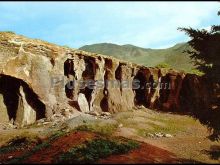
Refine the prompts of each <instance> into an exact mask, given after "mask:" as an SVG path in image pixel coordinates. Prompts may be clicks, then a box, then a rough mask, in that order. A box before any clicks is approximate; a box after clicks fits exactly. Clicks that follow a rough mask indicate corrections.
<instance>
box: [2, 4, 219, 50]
mask: <svg viewBox="0 0 220 165" xmlns="http://www.w3.org/2000/svg"><path fill="white" fill-rule="evenodd" d="M218 10H220V2H208V1H206V2H196V1H195V2H192V1H191V2H171V1H170V2H107V1H106V2H88V1H87V2H82V1H81V2H0V31H14V32H15V33H17V34H21V35H25V36H27V37H30V38H38V39H42V40H46V41H48V42H52V43H55V44H59V45H67V46H70V47H73V48H79V47H81V46H84V45H90V44H95V43H115V44H119V45H124V44H132V45H136V46H140V47H144V48H155V49H156V48H158V49H161V48H167V47H171V46H173V45H175V44H177V43H181V42H187V41H188V40H189V37H188V36H187V35H186V34H185V33H184V32H181V31H179V30H177V28H178V27H192V28H196V29H197V28H198V29H202V28H204V29H209V28H210V27H211V25H217V24H218V25H219V24H220V17H219V16H217V12H218Z"/></svg>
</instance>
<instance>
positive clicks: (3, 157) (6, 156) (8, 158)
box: [0, 144, 35, 164]
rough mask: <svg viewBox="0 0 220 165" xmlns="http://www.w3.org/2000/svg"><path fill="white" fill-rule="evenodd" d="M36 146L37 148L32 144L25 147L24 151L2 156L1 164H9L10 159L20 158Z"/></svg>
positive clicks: (20, 150)
mask: <svg viewBox="0 0 220 165" xmlns="http://www.w3.org/2000/svg"><path fill="white" fill-rule="evenodd" d="M34 146H35V144H32V145H31V146H26V147H23V148H22V149H19V150H15V151H11V152H7V153H4V154H0V162H7V161H9V160H10V159H13V158H17V157H20V156H22V155H24V154H25V153H26V152H27V151H29V150H30V149H31V148H32V147H34ZM10 157H11V158H10ZM0 164H1V163H0Z"/></svg>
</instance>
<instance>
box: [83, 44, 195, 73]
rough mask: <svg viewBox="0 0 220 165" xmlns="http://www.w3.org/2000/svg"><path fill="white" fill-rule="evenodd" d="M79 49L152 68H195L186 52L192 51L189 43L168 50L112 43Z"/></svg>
mask: <svg viewBox="0 0 220 165" xmlns="http://www.w3.org/2000/svg"><path fill="white" fill-rule="evenodd" d="M79 49H81V50H85V51H88V52H93V53H100V54H105V55H108V56H113V57H116V58H119V59H122V60H127V61H131V62H134V63H137V64H141V65H145V66H151V67H155V66H157V65H159V64H161V63H166V64H167V65H169V67H170V68H173V69H177V70H184V71H186V72H190V71H191V70H192V69H194V68H195V67H194V65H193V63H192V60H191V59H190V57H189V55H188V53H187V52H186V51H187V50H191V47H190V46H189V45H188V44H187V43H180V44H176V45H175V46H173V47H170V48H167V49H145V48H141V47H137V46H133V45H116V44H110V43H100V44H93V45H86V46H83V47H81V48H79Z"/></svg>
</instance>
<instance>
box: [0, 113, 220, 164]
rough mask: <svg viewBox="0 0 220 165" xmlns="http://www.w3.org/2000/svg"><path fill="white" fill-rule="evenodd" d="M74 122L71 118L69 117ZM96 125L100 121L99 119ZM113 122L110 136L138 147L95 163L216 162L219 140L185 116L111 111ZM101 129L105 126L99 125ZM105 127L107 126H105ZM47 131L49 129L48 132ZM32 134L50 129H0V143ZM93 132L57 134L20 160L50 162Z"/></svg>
mask: <svg viewBox="0 0 220 165" xmlns="http://www.w3.org/2000/svg"><path fill="white" fill-rule="evenodd" d="M72 120H73V121H72V122H74V119H72ZM98 122H100V123H99V125H101V124H102V121H98ZM111 122H113V123H114V124H115V123H116V122H117V123H118V125H117V128H116V129H111V131H112V132H111V136H115V137H118V136H122V137H126V138H128V139H133V140H137V141H139V142H140V143H141V146H140V148H138V149H135V150H132V151H130V152H129V153H127V154H121V155H111V156H109V157H107V158H105V159H101V160H99V161H98V163H100V164H102V163H108V164H109V163H110V164H111V163H120V164H121V163H189V162H191V163H220V156H219V155H220V154H219V153H220V147H219V146H220V143H219V142H212V141H210V140H208V139H207V136H208V135H209V132H208V131H207V128H206V127H205V126H203V125H201V124H200V123H199V122H198V121H195V120H194V119H192V118H191V117H189V116H185V115H177V114H169V113H162V112H156V111H153V110H148V109H142V110H136V111H129V112H121V113H118V114H115V115H114V116H113V118H112V119H111V120H109V121H108V126H109V125H111ZM56 129H57V130H59V128H56ZM102 129H105V127H103V128H102ZM106 129H107V127H106ZM48 130H50V131H48ZM24 132H25V134H27V132H28V134H32V135H33V134H34V135H36V134H37V135H38V136H40V137H41V138H42V139H44V138H46V137H47V136H48V135H49V134H50V133H51V132H53V130H51V129H50V128H49V127H43V128H42V127H40V128H29V129H23V130H16V133H15V130H13V131H10V130H7V131H6V130H1V131H0V133H1V136H0V139H1V144H0V146H1V145H2V144H4V142H6V141H7V140H8V139H9V138H11V137H12V136H15V135H19V134H20V135H22V134H24ZM158 132H162V133H167V134H170V135H171V137H151V136H148V134H149V133H151V134H154V133H158ZM96 136H97V134H96V133H94V132H93V133H92V132H90V131H87V132H85V131H84V132H82V131H79V132H72V133H71V131H70V133H69V134H68V135H65V136H61V137H59V138H58V139H56V140H55V141H54V142H52V143H51V145H50V146H49V147H46V148H43V149H42V150H39V151H37V152H35V153H33V154H31V155H30V156H28V157H27V158H26V159H25V160H24V163H51V162H52V160H53V158H54V157H57V156H58V155H60V154H61V153H64V152H67V151H68V150H69V149H70V148H72V147H74V146H76V145H79V144H81V143H83V142H85V141H87V140H89V139H94V138H96ZM28 151H29V148H25V147H24V148H23V150H19V151H12V152H8V153H4V154H1V153H0V163H2V162H5V161H8V160H10V159H12V158H16V157H20V156H22V155H24V154H25V153H27V152H28Z"/></svg>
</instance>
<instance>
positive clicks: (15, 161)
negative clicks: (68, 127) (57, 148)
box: [7, 131, 66, 164]
mask: <svg viewBox="0 0 220 165" xmlns="http://www.w3.org/2000/svg"><path fill="white" fill-rule="evenodd" d="M65 134H66V132H63V131H57V132H55V133H54V134H53V135H52V136H50V137H49V138H48V139H47V140H46V141H44V142H42V143H40V144H37V145H35V146H34V147H33V148H32V149H31V150H30V151H29V152H26V153H25V154H24V155H22V156H21V157H18V158H14V159H12V160H10V161H8V162H7V163H8V164H20V163H22V161H24V160H25V159H27V158H28V157H30V156H31V155H32V154H34V153H36V152H38V151H40V150H41V149H43V148H47V147H49V146H50V144H51V142H52V141H54V140H56V139H57V138H59V137H61V136H64V135H65Z"/></svg>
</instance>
